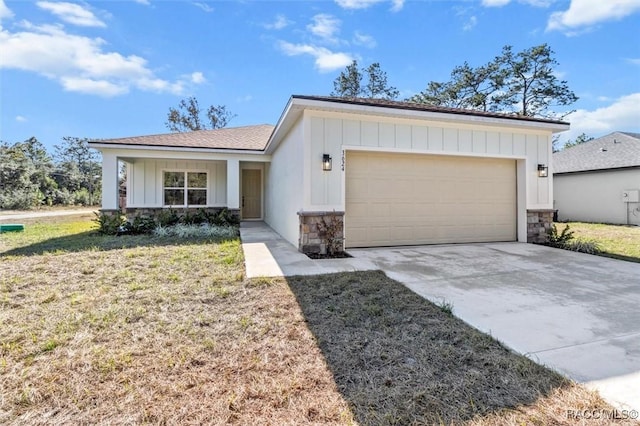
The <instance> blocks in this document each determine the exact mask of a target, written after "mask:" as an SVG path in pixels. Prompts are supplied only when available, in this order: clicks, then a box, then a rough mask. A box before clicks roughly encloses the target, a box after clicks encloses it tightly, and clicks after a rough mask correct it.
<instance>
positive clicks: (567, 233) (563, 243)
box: [547, 223, 573, 248]
mask: <svg viewBox="0 0 640 426" xmlns="http://www.w3.org/2000/svg"><path fill="white" fill-rule="evenodd" d="M571 240H573V231H571V230H570V229H569V225H567V226H566V227H565V228H564V229H563V230H562V232H560V233H559V234H558V228H556V225H555V223H554V224H553V226H552V227H551V231H550V232H549V242H548V243H547V244H548V245H550V246H551V247H557V248H567V246H568V245H569V244H570V243H571Z"/></svg>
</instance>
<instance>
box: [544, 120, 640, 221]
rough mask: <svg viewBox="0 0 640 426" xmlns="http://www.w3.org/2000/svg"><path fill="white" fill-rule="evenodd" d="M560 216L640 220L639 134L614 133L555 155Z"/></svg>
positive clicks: (600, 219)
mask: <svg viewBox="0 0 640 426" xmlns="http://www.w3.org/2000/svg"><path fill="white" fill-rule="evenodd" d="M553 188H554V199H555V208H556V209H557V210H558V219H559V220H562V221H565V220H577V221H582V222H602V223H615V224H628V225H640V202H639V201H640V199H639V193H640V134H638V133H627V132H614V133H611V134H610V135H607V136H603V137H601V138H598V139H594V140H591V141H589V142H585V143H582V144H580V145H576V146H573V147H571V148H567V149H564V150H562V151H560V152H556V153H554V154H553Z"/></svg>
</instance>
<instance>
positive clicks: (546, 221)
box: [527, 210, 553, 244]
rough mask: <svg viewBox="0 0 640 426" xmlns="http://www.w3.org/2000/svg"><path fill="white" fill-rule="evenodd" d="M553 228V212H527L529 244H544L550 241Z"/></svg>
mask: <svg viewBox="0 0 640 426" xmlns="http://www.w3.org/2000/svg"><path fill="white" fill-rule="evenodd" d="M552 226H553V210H527V242H528V243H537V244H544V243H546V242H548V241H549V232H551V227H552Z"/></svg>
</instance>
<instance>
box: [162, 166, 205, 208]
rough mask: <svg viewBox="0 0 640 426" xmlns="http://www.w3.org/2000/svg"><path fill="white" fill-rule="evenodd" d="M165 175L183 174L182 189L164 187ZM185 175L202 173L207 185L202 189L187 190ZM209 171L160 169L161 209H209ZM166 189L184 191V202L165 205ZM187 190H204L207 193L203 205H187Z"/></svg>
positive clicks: (187, 182)
mask: <svg viewBox="0 0 640 426" xmlns="http://www.w3.org/2000/svg"><path fill="white" fill-rule="evenodd" d="M165 173H183V174H184V186H183V187H177V186H176V187H174V186H164V174H165ZM187 173H204V174H205V175H206V176H207V184H206V186H205V187H204V188H189V187H188V186H187V185H188V184H189V179H188V177H187ZM210 174H211V173H210V171H209V170H204V169H162V175H161V187H162V189H161V190H162V207H182V208H199V207H210V206H209V194H210V190H211V188H210V186H211V185H210V182H209V175H210ZM167 189H179V190H180V189H181V190H184V200H183V203H182V204H167V203H166V202H165V191H166V190H167ZM189 189H196V190H198V189H199V190H205V191H206V192H207V197H206V201H205V203H204V204H187V201H188V199H189Z"/></svg>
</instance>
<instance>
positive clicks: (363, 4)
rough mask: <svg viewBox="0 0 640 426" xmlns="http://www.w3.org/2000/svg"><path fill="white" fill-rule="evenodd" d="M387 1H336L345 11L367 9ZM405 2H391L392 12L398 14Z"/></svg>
mask: <svg viewBox="0 0 640 426" xmlns="http://www.w3.org/2000/svg"><path fill="white" fill-rule="evenodd" d="M384 1H386V0H335V2H336V3H337V4H338V6H340V7H341V8H343V9H351V10H354V9H367V8H369V7H371V6H373V5H374V4H378V3H382V2H384ZM404 1H405V0H391V11H392V12H398V11H400V10H402V8H403V7H404Z"/></svg>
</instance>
